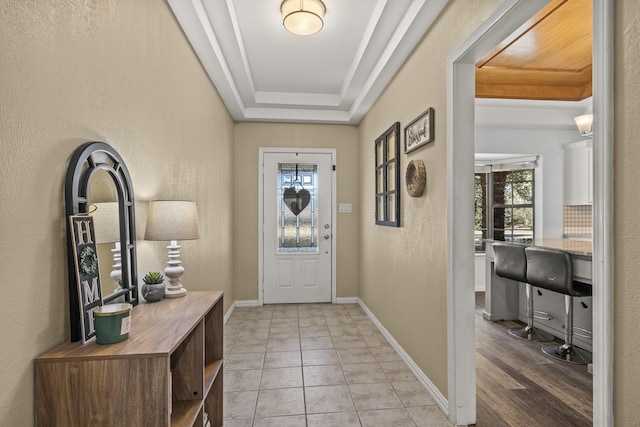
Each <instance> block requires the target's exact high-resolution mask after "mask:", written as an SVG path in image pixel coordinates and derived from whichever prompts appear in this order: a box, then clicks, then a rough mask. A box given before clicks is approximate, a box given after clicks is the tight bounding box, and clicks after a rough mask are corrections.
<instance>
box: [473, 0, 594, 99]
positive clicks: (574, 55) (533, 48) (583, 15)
mask: <svg viewBox="0 0 640 427" xmlns="http://www.w3.org/2000/svg"><path fill="white" fill-rule="evenodd" d="M592 39H593V37H592V0H552V1H551V2H550V3H549V4H548V5H547V6H546V7H544V8H543V9H542V10H541V11H540V12H538V13H537V14H536V15H535V16H534V17H533V18H531V19H530V20H529V21H527V22H526V23H525V24H523V25H522V26H521V27H520V28H518V29H517V30H516V31H515V32H514V33H513V34H511V36H509V37H507V39H505V40H504V41H503V42H502V43H501V44H500V45H498V46H496V48H494V49H493V50H492V51H491V52H489V54H487V55H486V56H485V57H484V58H482V59H481V60H480V61H478V62H477V63H476V97H477V98H509V99H539V100H556V101H580V100H583V99H585V98H588V97H590V96H591V68H592V64H591V61H592V59H591V58H592V54H591V52H592Z"/></svg>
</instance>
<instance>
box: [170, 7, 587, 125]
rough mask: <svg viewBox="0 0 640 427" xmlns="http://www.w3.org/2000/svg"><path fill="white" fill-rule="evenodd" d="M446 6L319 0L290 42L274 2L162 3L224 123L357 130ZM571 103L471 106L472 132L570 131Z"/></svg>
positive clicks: (579, 105) (578, 108) (583, 107)
mask: <svg viewBox="0 0 640 427" xmlns="http://www.w3.org/2000/svg"><path fill="white" fill-rule="evenodd" d="M447 1H448V0H324V3H325V5H326V8H327V12H326V15H325V19H324V28H323V29H322V30H321V31H320V32H319V33H317V34H314V35H311V36H296V35H293V34H291V33H289V32H287V31H286V30H285V29H284V27H283V26H282V16H281V14H280V3H281V0H168V2H169V4H170V6H171V8H172V10H173V13H174V14H175V16H176V18H177V19H178V22H179V23H180V25H181V26H182V28H183V30H184V32H185V34H186V35H187V37H188V39H189V41H190V42H191V45H192V46H193V48H194V50H195V52H196V54H197V55H198V57H199V58H200V61H201V63H202V65H203V67H204V69H205V70H206V72H207V73H208V75H209V77H210V78H211V81H212V82H213V84H214V85H215V86H216V88H217V90H218V92H219V93H220V95H221V97H222V99H223V101H224V103H225V104H226V106H227V108H228V109H229V112H230V113H231V115H232V117H233V118H234V120H237V121H249V120H250V121H270V122H278V121H282V122H306V123H344V124H357V123H359V121H360V120H361V119H362V117H363V116H364V115H365V114H366V112H367V111H368V109H369V108H370V107H371V105H372V104H373V103H374V102H375V100H376V98H377V97H378V96H379V95H380V93H381V92H382V91H383V90H384V88H385V87H386V85H387V84H388V83H389V81H390V80H391V79H392V78H393V76H394V75H395V74H396V72H397V71H398V69H399V68H400V67H401V65H402V63H403V62H404V60H405V59H406V58H407V57H408V56H409V54H410V53H411V51H412V50H413V49H414V47H415V46H416V45H417V43H418V42H419V41H420V40H421V39H422V37H423V35H424V34H425V33H426V31H427V30H428V29H429V27H430V26H431V24H432V23H433V22H434V20H435V19H436V17H437V16H438V14H439V13H440V12H441V10H442V9H443V7H444V6H445V5H446V3H447ZM590 110H591V99H590V98H589V99H587V100H585V101H580V102H556V101H530V100H506V99H477V100H476V126H478V127H521V128H538V127H542V128H555V129H574V128H575V123H574V121H573V117H575V116H577V115H580V114H585V113H586V112H590Z"/></svg>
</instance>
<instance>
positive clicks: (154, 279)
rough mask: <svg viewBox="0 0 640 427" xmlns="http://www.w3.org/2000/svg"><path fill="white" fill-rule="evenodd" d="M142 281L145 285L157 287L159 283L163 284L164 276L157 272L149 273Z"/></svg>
mask: <svg viewBox="0 0 640 427" xmlns="http://www.w3.org/2000/svg"><path fill="white" fill-rule="evenodd" d="M142 281H143V282H144V283H146V284H147V285H159V284H160V283H164V276H163V275H162V273H160V272H159V271H150V272H148V273H147V274H146V276H144V279H142Z"/></svg>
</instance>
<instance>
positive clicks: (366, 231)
mask: <svg viewBox="0 0 640 427" xmlns="http://www.w3.org/2000/svg"><path fill="white" fill-rule="evenodd" d="M500 3H501V2H500V1H499V0H492V1H482V2H478V1H472V0H462V1H460V0H456V1H453V2H451V3H449V6H447V7H446V9H445V11H444V13H443V14H442V15H441V17H440V18H439V19H438V20H437V21H436V23H435V25H434V27H433V28H432V29H431V30H430V31H429V33H427V35H426V36H425V38H424V39H423V41H422V42H421V43H420V45H419V46H418V47H417V48H416V49H415V51H414V52H413V54H412V56H411V57H410V58H409V59H408V60H407V62H406V63H405V65H404V66H403V68H402V69H401V70H400V72H399V73H398V74H397V75H396V76H395V77H394V79H393V81H392V82H391V84H390V85H389V86H388V87H387V89H386V90H385V92H384V93H383V94H382V96H381V97H380V98H379V99H378V101H377V102H376V103H375V105H374V106H373V108H372V109H371V110H370V111H369V113H368V114H367V115H366V117H365V118H364V120H363V121H362V123H361V124H360V128H359V134H360V137H359V138H360V206H361V210H360V287H359V295H360V298H361V299H362V300H363V301H364V303H365V304H366V305H367V306H368V307H369V308H370V309H371V310H372V311H373V313H374V314H375V316H376V317H377V318H378V319H379V320H380V321H381V322H382V324H383V325H384V326H385V328H386V329H387V330H388V331H389V332H390V333H391V334H392V335H393V337H394V338H395V339H396V340H397V341H398V343H399V344H400V345H401V346H402V347H403V348H404V349H405V350H406V351H407V353H408V354H409V355H410V356H411V358H412V359H413V360H414V361H415V362H416V363H417V364H418V366H419V367H420V369H422V371H423V372H424V373H425V374H426V375H427V376H428V377H429V379H430V380H431V381H432V382H433V383H434V384H435V385H436V387H438V389H439V390H440V391H441V392H442V393H443V394H444V395H445V396H446V395H447V351H446V348H447V329H446V324H447V289H446V280H447V278H446V269H447V258H446V250H447V236H446V191H447V188H446V172H447V171H446V161H447V158H446V156H447V152H446V141H447V133H446V108H447V103H446V81H447V77H446V66H447V57H448V56H449V54H450V53H451V52H452V51H453V50H454V49H456V48H457V46H458V45H459V44H460V43H461V42H462V41H463V40H465V39H466V38H467V37H468V36H469V35H470V34H471V32H472V31H473V30H475V29H476V28H477V27H478V26H479V25H480V24H481V22H482V21H483V20H484V19H486V18H487V17H488V16H489V15H490V14H491V13H492V12H493V11H494V10H495V8H496V7H497V5H498V4H500ZM428 107H433V108H434V109H435V119H436V120H435V141H434V142H432V143H430V144H428V145H427V146H426V147H422V148H419V149H418V150H416V151H413V152H411V153H409V154H407V155H405V154H402V156H401V158H400V171H401V186H402V189H401V217H400V218H401V227H400V228H391V227H383V226H376V225H375V224H374V220H373V215H371V212H372V211H373V209H374V191H375V189H374V182H373V177H374V169H373V168H374V159H373V142H374V140H375V139H376V138H377V137H378V136H379V135H380V134H382V133H383V132H384V131H385V130H386V129H387V128H388V127H389V126H390V125H391V124H393V123H394V122H396V121H399V122H400V123H401V126H402V129H404V126H406V125H407V123H409V122H410V121H411V120H413V119H414V118H415V117H416V116H418V114H420V113H422V112H423V111H424V110H426V109H427V108H428ZM403 143H404V136H403V137H402V143H401V144H403ZM402 152H404V149H402ZM416 159H420V160H423V161H424V164H425V167H426V170H427V189H426V191H425V195H423V196H422V197H420V198H411V197H409V196H408V195H407V192H406V191H405V188H404V185H405V183H404V173H405V169H406V166H407V163H408V162H409V161H410V160H416Z"/></svg>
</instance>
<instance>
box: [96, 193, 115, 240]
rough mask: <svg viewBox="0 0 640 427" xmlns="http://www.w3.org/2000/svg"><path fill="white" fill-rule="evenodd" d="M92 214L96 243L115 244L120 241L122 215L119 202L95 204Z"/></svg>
mask: <svg viewBox="0 0 640 427" xmlns="http://www.w3.org/2000/svg"><path fill="white" fill-rule="evenodd" d="M93 206H95V209H94V210H93V212H90V215H91V216H92V217H93V228H94V230H95V236H96V243H114V242H119V241H120V213H119V212H118V202H105V203H94V204H93Z"/></svg>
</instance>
